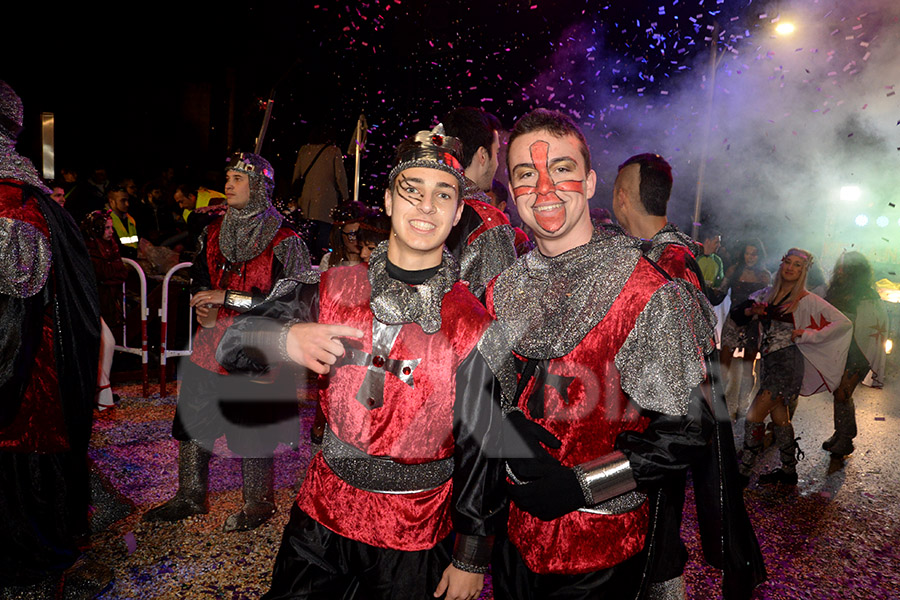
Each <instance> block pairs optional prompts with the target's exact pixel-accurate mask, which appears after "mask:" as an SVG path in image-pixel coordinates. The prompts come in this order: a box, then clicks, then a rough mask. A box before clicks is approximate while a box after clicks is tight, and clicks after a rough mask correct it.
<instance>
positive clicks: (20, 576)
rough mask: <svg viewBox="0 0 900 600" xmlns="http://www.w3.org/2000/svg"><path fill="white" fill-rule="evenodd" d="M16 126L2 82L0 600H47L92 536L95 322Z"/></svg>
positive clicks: (64, 229)
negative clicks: (7, 598)
mask: <svg viewBox="0 0 900 600" xmlns="http://www.w3.org/2000/svg"><path fill="white" fill-rule="evenodd" d="M22 123H23V108H22V102H21V100H20V99H19V97H18V96H17V95H16V93H15V92H14V91H13V90H12V88H10V87H9V86H8V85H7V84H6V83H5V82H2V81H0V332H2V333H0V344H2V352H0V355H2V356H3V361H2V364H0V540H2V542H0V595H3V593H8V594H10V595H11V596H12V597H18V596H16V594H21V596H22V597H29V598H32V597H33V598H56V597H58V596H57V594H58V593H61V592H60V590H63V592H64V593H66V594H75V593H76V591H75V589H74V588H73V585H75V581H76V576H75V573H74V571H76V570H77V569H78V568H79V565H80V564H84V563H83V562H82V561H80V560H79V558H80V555H81V551H80V549H79V544H80V543H82V542H83V541H84V540H85V539H86V536H87V535H88V533H89V529H88V501H89V484H88V466H87V449H88V441H89V440H90V435H91V423H92V415H93V410H94V394H95V390H96V385H97V358H98V356H99V352H100V313H99V308H98V300H97V286H96V283H95V281H94V271H93V267H92V266H91V261H90V258H88V254H87V250H86V249H85V246H84V241H83V240H82V239H81V233H80V232H79V231H78V228H77V226H76V225H75V223H74V222H73V221H72V218H71V217H70V216H69V214H68V213H66V212H65V210H64V209H62V208H61V207H60V206H59V205H58V204H57V203H56V202H54V201H53V200H51V199H50V198H49V194H50V190H49V189H47V188H46V187H45V186H44V185H43V183H42V182H41V180H40V178H39V176H38V174H37V171H35V169H34V166H33V165H32V164H31V162H30V161H29V160H28V159H27V158H24V157H22V156H21V155H19V154H18V153H17V152H16V150H15V142H16V137H17V136H18V134H19V132H20V131H21V128H22ZM76 561H79V562H78V563H76ZM108 581H109V579H108V578H107V579H106V580H105V581H94V582H93V584H95V585H93V586H92V582H91V581H90V580H88V579H84V578H82V579H81V580H80V583H79V585H80V586H81V587H80V588H79V590H80V591H79V592H78V594H84V595H87V594H91V595H90V597H93V594H96V593H98V592H99V591H100V589H101V588H102V587H103V586H104V585H106V583H108ZM60 597H61V596H60ZM66 597H70V596H69V595H67V596H66ZM72 597H74V596H72ZM78 597H81V596H78Z"/></svg>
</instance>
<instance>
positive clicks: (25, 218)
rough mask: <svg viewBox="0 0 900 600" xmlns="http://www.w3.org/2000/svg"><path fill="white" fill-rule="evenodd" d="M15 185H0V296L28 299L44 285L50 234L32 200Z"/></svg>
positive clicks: (48, 263)
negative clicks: (25, 198) (25, 197)
mask: <svg viewBox="0 0 900 600" xmlns="http://www.w3.org/2000/svg"><path fill="white" fill-rule="evenodd" d="M23 198H24V192H23V190H22V188H20V187H18V186H15V185H2V186H0V294H5V295H7V296H13V297H15V298H30V297H31V296H34V295H35V294H37V293H38V292H39V291H41V289H42V288H43V287H44V284H46V283H47V278H48V277H49V275H50V264H51V259H52V251H51V247H50V231H49V229H48V226H47V222H46V220H45V219H44V217H43V215H42V214H41V211H40V209H39V208H38V205H37V201H36V200H35V199H33V198H32V199H29V200H26V201H25V202H23Z"/></svg>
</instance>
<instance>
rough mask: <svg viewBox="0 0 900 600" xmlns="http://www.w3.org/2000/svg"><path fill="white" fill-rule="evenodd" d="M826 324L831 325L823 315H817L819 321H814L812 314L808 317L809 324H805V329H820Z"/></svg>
mask: <svg viewBox="0 0 900 600" xmlns="http://www.w3.org/2000/svg"><path fill="white" fill-rule="evenodd" d="M828 325H831V321H829V320H828V319H826V318H825V315H819V322H818V323H816V318H815V317H814V316H810V317H809V325H807V326H806V328H807V329H815V330H816V331H819V330H820V329H825V327H827V326H828Z"/></svg>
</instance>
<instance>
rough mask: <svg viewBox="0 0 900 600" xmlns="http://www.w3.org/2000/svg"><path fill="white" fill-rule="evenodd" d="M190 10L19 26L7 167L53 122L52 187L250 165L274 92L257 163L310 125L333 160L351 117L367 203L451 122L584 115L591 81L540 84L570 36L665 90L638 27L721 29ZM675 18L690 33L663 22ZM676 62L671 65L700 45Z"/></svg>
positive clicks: (554, 17)
mask: <svg viewBox="0 0 900 600" xmlns="http://www.w3.org/2000/svg"><path fill="white" fill-rule="evenodd" d="M194 4H195V3H192V2H185V3H183V4H182V5H171V4H169V5H164V4H161V5H150V6H146V5H145V6H146V7H139V8H135V5H127V6H126V5H122V6H121V7H120V8H119V9H116V10H107V11H95V12H85V11H83V10H80V9H79V10H75V9H71V8H63V9H59V10H57V11H56V12H54V13H53V14H52V16H49V17H48V16H47V15H46V14H45V15H43V16H40V17H38V16H35V15H28V16H24V17H22V18H21V19H20V20H19V22H20V23H22V30H20V31H17V32H15V33H16V34H17V35H18V36H21V39H20V40H19V41H18V42H14V43H13V44H14V45H16V46H18V48H16V50H17V51H18V53H19V57H20V58H19V59H15V60H8V59H4V63H5V64H4V67H3V71H4V72H3V73H2V75H0V76H2V77H4V78H6V79H7V81H8V82H9V83H10V84H11V85H12V86H13V87H14V88H15V89H16V90H17V91H18V92H19V94H20V95H21V96H22V98H23V101H24V103H25V107H26V118H27V123H26V131H25V132H24V133H23V136H22V139H21V142H20V150H21V151H22V152H23V153H24V154H27V155H29V156H31V157H33V158H37V157H39V147H40V140H39V136H40V131H39V123H40V121H39V114H40V113H41V112H52V113H54V115H55V123H56V133H55V138H56V161H57V170H58V168H59V167H60V166H64V167H65V166H74V167H76V168H78V169H79V170H80V172H81V177H82V178H86V176H87V175H89V170H91V169H93V168H94V167H96V166H105V167H106V168H107V170H108V171H109V172H110V176H111V177H112V178H114V179H115V178H117V177H121V176H132V177H136V178H137V179H138V180H139V181H145V180H147V179H149V178H153V177H155V176H156V175H157V174H158V173H159V171H160V170H161V169H162V168H164V167H168V166H172V167H175V168H176V169H178V170H179V171H180V172H182V173H184V172H186V171H188V170H190V171H191V172H193V173H195V174H203V173H206V172H210V174H213V173H216V172H218V170H219V167H220V166H221V164H222V161H223V160H224V157H225V156H226V155H227V154H228V152H229V151H231V150H233V149H241V150H252V148H253V146H254V144H255V139H256V136H257V135H258V133H259V130H260V126H261V124H262V121H263V115H264V101H265V99H266V98H267V97H268V96H269V94H270V91H271V90H272V88H273V86H275V87H276V96H275V105H274V111H273V115H272V120H271V122H270V124H269V127H268V131H267V136H266V139H265V142H264V145H263V150H262V153H263V154H264V155H265V156H267V157H268V158H270V160H272V162H273V163H274V164H275V166H276V171H277V172H278V173H279V175H280V176H282V177H283V176H286V175H287V174H288V173H289V171H290V169H291V168H292V165H293V160H294V158H295V156H296V151H297V150H298V149H299V147H300V146H301V145H302V144H303V143H304V141H305V139H306V137H307V136H308V135H309V130H310V127H311V124H314V123H322V124H324V125H325V126H326V127H328V128H329V129H330V130H331V131H332V132H333V137H334V139H335V141H336V142H337V143H338V145H339V146H340V147H341V148H342V149H343V150H344V151H345V152H346V151H347V149H348V147H349V142H350V139H351V136H352V133H353V128H354V127H355V124H356V118H357V116H358V115H359V114H360V113H365V115H366V117H367V120H368V123H369V126H370V133H369V143H368V146H367V148H366V150H367V155H366V156H364V158H363V167H362V169H361V175H362V181H363V187H364V188H367V189H368V188H373V189H377V188H378V187H380V185H381V182H382V180H383V177H384V173H385V171H386V168H387V165H388V164H389V163H390V154H391V150H392V148H393V146H394V145H395V144H396V143H397V142H399V141H400V140H401V139H402V138H403V137H406V136H407V135H410V134H412V133H414V132H415V131H417V130H419V129H425V128H430V127H431V125H433V123H434V122H435V121H436V120H437V119H438V118H439V117H440V116H441V115H443V114H444V113H446V112H447V111H448V110H450V109H451V108H453V107H455V106H460V105H480V106H484V107H485V108H486V109H487V110H489V111H491V112H493V113H495V114H497V115H498V116H499V117H500V118H501V120H502V121H503V124H504V125H505V126H506V127H511V126H512V124H513V123H514V121H515V119H516V118H518V117H519V116H521V115H522V114H523V113H524V112H526V111H527V110H529V109H530V108H533V107H534V106H537V105H547V106H551V107H554V108H562V109H563V110H569V111H573V110H574V111H578V112H580V113H583V112H584V110H585V103H586V102H587V101H588V100H590V97H591V95H592V94H595V93H596V92H597V91H598V90H597V84H598V82H599V81H600V78H596V81H595V80H594V79H595V78H590V77H588V78H586V79H582V80H581V81H572V80H571V75H570V74H566V73H562V74H559V75H560V76H559V78H558V79H559V81H558V82H555V84H553V82H551V84H550V85H546V84H545V82H543V81H539V80H540V78H541V76H542V74H549V75H550V77H551V79H552V78H553V77H554V75H556V74H555V73H554V70H555V69H558V67H556V66H555V64H554V60H555V59H554V55H555V53H556V52H557V50H558V49H559V47H561V46H562V45H563V44H562V41H563V40H564V34H565V32H566V30H567V29H570V28H571V27H572V26H573V24H580V25H581V29H580V35H583V34H584V32H585V31H588V30H589V31H590V32H591V34H592V35H593V36H595V37H596V39H597V46H598V48H597V51H598V52H604V51H605V52H608V53H609V54H617V55H620V56H621V59H622V65H620V69H621V70H622V73H621V77H622V78H624V79H627V75H628V74H629V73H630V71H632V70H634V68H635V65H637V66H640V68H641V70H642V71H644V73H645V74H646V75H648V76H649V75H650V74H655V75H656V76H657V77H658V78H666V77H668V76H670V75H671V74H672V73H670V71H674V72H676V73H677V70H676V68H675V66H673V65H672V64H668V63H667V62H666V61H664V60H662V59H661V58H660V57H658V56H656V57H654V50H653V49H652V48H648V47H647V46H648V45H651V44H648V40H649V42H651V43H652V42H653V40H652V39H651V38H650V36H649V35H648V33H647V32H645V31H642V30H641V29H640V23H641V21H643V22H644V23H645V24H646V23H647V22H648V20H649V19H653V20H654V21H656V23H655V24H656V30H661V31H667V32H668V33H669V34H671V35H672V36H679V37H691V36H695V30H697V29H698V28H700V27H702V26H704V25H705V24H707V22H708V23H711V22H712V21H713V19H715V18H719V19H722V18H723V13H721V11H722V10H723V7H722V5H718V4H717V3H716V2H715V0H712V1H709V2H700V3H699V4H697V3H695V5H694V6H691V7H690V9H689V10H688V7H687V5H686V4H685V3H683V2H682V3H681V6H680V7H679V6H677V4H676V6H675V7H674V8H673V7H672V6H670V7H669V10H668V13H669V14H667V15H659V14H658V10H659V9H658V7H657V6H646V7H644V5H643V3H636V2H624V1H617V2H584V1H581V2H578V1H573V0H569V1H566V0H558V1H551V2H538V1H537V0H530V1H519V0H511V1H508V2H499V3H493V2H446V3H445V2H423V1H415V0H402V1H400V0H380V1H377V2H376V1H371V2H353V3H338V2H329V1H328V0H322V1H321V2H298V3H288V2H279V3H263V4H260V5H257V6H251V5H247V4H241V5H235V6H231V7H229V5H227V4H221V5H215V8H214V9H208V8H203V9H201V8H197V7H196V6H194ZM704 4H708V5H709V6H708V7H706V6H704ZM735 6H737V4H736V3H735ZM681 8H683V9H685V10H684V11H682V12H685V13H689V14H691V15H697V16H699V17H700V19H699V20H697V19H695V22H689V21H687V20H686V19H684V18H682V19H681V20H680V21H679V19H678V18H677V16H678V13H677V12H673V11H677V10H679V9H681ZM707 10H709V11H711V12H713V13H715V15H713V14H709V13H708V12H706V11H707ZM629 24H630V27H629ZM623 30H625V31H624V32H623ZM561 37H562V39H561ZM579 41H580V40H579ZM685 47H686V48H687V50H688V52H687V53H685V54H681V55H679V56H678V59H679V60H678V64H680V65H685V64H689V62H690V60H691V58H692V56H693V54H694V51H695V50H696V49H697V48H700V50H703V49H704V48H705V45H704V44H699V45H694V44H691V45H686V46H685ZM29 48H30V49H31V50H28V49H29ZM4 54H6V53H5V52H4ZM648 58H649V60H648ZM597 64H598V65H600V63H599V62H598V63H597ZM573 65H574V61H573ZM600 66H602V67H604V68H605V65H600ZM676 66H677V65H676ZM607 76H608V73H607V74H605V75H604V77H603V80H604V81H606V80H607V79H608V77H607ZM567 80H568V81H567ZM646 84H649V85H650V86H651V87H652V86H653V85H654V84H653V83H650V82H646V81H645V85H646ZM604 86H605V83H604ZM548 87H552V88H554V91H556V90H558V91H556V93H554V91H551V90H549V89H547V88H548ZM601 91H602V90H601ZM575 92H577V94H576V93H575ZM548 97H549V100H548ZM567 97H568V101H566V99H567ZM352 164H353V163H352V159H348V160H347V166H348V174H350V176H351V177H352ZM377 195H380V194H376V197H377ZM367 199H369V200H371V198H366V197H363V200H367Z"/></svg>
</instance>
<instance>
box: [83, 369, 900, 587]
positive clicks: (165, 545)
mask: <svg viewBox="0 0 900 600" xmlns="http://www.w3.org/2000/svg"><path fill="white" fill-rule="evenodd" d="M889 358H890V360H889V363H888V374H887V385H886V387H885V389H882V390H874V389H871V388H866V387H860V388H859V389H858V391H857V393H856V395H855V397H856V403H857V411H858V417H857V418H858V422H859V430H860V434H859V437H858V438H857V439H856V446H857V451H856V452H855V453H854V454H853V455H852V456H851V457H849V458H848V459H847V460H846V462H845V463H842V462H839V461H832V460H831V459H830V455H829V454H828V453H826V452H824V451H823V450H822V449H821V448H820V445H821V443H822V441H823V440H824V439H825V438H827V437H828V436H829V435H830V434H831V429H830V428H831V422H832V416H831V399H830V397H829V396H827V395H825V394H820V395H817V396H814V397H811V398H803V399H801V402H800V405H799V408H798V410H797V413H796V416H795V427H796V431H797V435H798V436H800V438H801V440H800V446H801V447H802V449H803V451H804V452H805V453H806V458H805V459H804V460H802V461H801V462H800V463H799V465H798V470H799V473H800V485H799V486H798V488H797V489H792V488H785V487H780V486H776V487H768V488H766V487H764V488H759V487H756V485H755V483H751V486H750V488H749V489H748V490H747V491H746V493H745V498H746V503H747V507H748V510H749V512H750V515H751V519H752V520H753V522H754V524H755V526H756V532H757V536H758V537H759V540H760V543H761V545H762V549H763V553H764V556H765V560H766V566H767V568H768V571H769V581H768V582H766V583H765V584H763V585H762V586H760V587H759V588H758V589H757V591H756V593H755V595H754V598H758V599H779V600H780V599H784V600H787V599H797V598H801V599H832V598H842V599H843V598H860V599H863V598H865V599H896V598H898V597H900V504H898V502H897V498H898V496H900V473H898V465H900V436H898V433H897V432H898V421H900V381H898V379H900V369H898V362H900V361H898V360H897V355H896V354H895V355H893V356H891V357H889ZM118 391H119V393H121V394H122V395H123V400H122V403H121V405H120V407H119V408H117V409H116V410H115V412H114V414H112V415H109V416H108V417H105V418H103V419H100V420H98V421H97V423H96V424H95V427H94V438H93V444H94V449H93V450H92V452H91V456H92V458H93V459H94V460H95V462H96V465H97V466H98V467H99V469H100V470H101V471H102V472H103V473H104V474H105V475H106V477H108V479H109V480H110V482H111V484H112V486H113V487H114V488H115V489H116V491H117V492H118V493H119V494H121V495H122V496H124V497H126V498H128V499H129V500H130V501H131V502H133V503H134V504H135V505H136V508H137V510H136V511H134V512H132V514H131V515H130V516H126V517H124V518H119V520H118V521H116V522H115V523H113V524H112V525H110V526H109V527H108V528H107V529H105V530H104V531H101V532H99V533H97V534H96V535H95V536H94V544H95V550H94V553H95V556H96V557H97V558H98V559H100V560H102V561H104V562H106V563H107V564H109V565H110V566H111V567H112V568H113V569H114V571H115V575H116V581H115V583H114V585H113V586H112V587H111V588H110V589H109V590H108V591H107V592H106V593H105V594H104V595H102V596H101V597H102V598H104V599H105V600H113V599H123V600H124V599H128V600H134V599H137V598H159V599H174V598H187V599H194V598H228V599H239V598H248V599H249V598H258V597H259V596H260V595H261V594H262V592H264V591H265V590H266V589H267V583H268V579H269V573H270V572H271V568H272V561H273V560H274V556H275V552H276V551H277V547H278V543H279V540H280V537H281V531H282V529H283V528H284V524H285V522H286V521H287V512H288V507H289V505H290V503H291V501H292V499H293V497H294V495H295V490H296V487H297V482H298V481H299V480H300V478H301V477H302V476H303V473H304V472H305V468H306V464H307V462H308V460H309V447H308V445H302V446H301V447H300V448H299V449H298V450H296V451H294V450H288V449H282V450H281V451H280V452H279V454H278V456H277V457H276V465H277V471H276V488H277V493H276V496H277V502H278V507H279V512H278V514H277V515H276V516H275V518H273V520H272V521H271V522H270V523H267V524H266V525H264V526H262V527H260V528H259V529H258V530H256V531H253V532H246V533H232V534H223V533H221V526H222V522H223V521H224V519H225V517H226V516H227V515H228V514H230V513H231V512H234V511H236V510H237V509H238V507H239V506H240V470H239V466H238V463H237V461H236V460H234V459H232V458H229V456H228V452H227V450H226V449H225V448H224V447H221V448H220V450H221V452H220V453H219V454H217V455H216V456H215V457H214V458H213V461H212V464H211V476H210V487H211V494H210V504H211V511H210V513H209V514H208V515H201V516H197V517H193V518H191V519H188V520H186V521H184V522H182V523H177V524H146V523H141V522H140V519H139V514H140V512H142V511H144V510H146V509H147V508H149V507H150V506H153V505H154V504H156V503H158V502H160V501H161V500H163V499H166V498H168V497H170V496H171V494H172V493H174V489H175V485H176V474H177V468H176V466H175V456H176V447H175V444H174V442H173V441H172V440H171V437H170V430H171V418H172V414H173V411H174V397H172V396H168V397H163V398H160V397H159V396H158V395H152V396H151V397H150V398H144V397H142V396H141V388H140V385H139V384H131V385H125V386H120V387H119V390H118ZM308 398H309V395H308V394H307V399H306V400H305V401H304V402H303V403H302V406H301V416H302V418H301V432H302V433H303V439H304V444H306V442H305V440H306V437H305V434H306V431H307V428H308V427H309V424H310V422H311V418H312V403H311V402H309V401H308ZM777 460H778V458H777V452H776V451H775V450H774V448H772V449H769V450H768V451H767V452H766V454H765V455H764V456H763V459H762V461H761V463H762V464H761V465H760V467H761V468H762V469H764V470H767V469H768V468H771V467H774V466H776V464H777ZM125 512H127V509H126V511H125ZM95 516H96V517H98V518H99V519H100V521H103V517H104V515H103V514H98V515H95ZM120 516H121V515H117V517H120ZM101 524H103V525H105V523H101ZM695 532H696V515H695V514H694V509H693V504H692V496H691V494H690V493H689V494H688V505H687V507H686V512H685V523H684V527H683V535H684V537H685V539H686V541H687V543H688V546H689V550H690V552H691V562H690V563H689V565H688V570H687V572H686V579H687V584H688V592H689V597H690V598H701V599H706V598H717V597H719V593H718V574H717V572H715V571H713V570H711V569H708V568H706V567H705V566H704V565H703V564H702V562H701V560H700V558H699V556H700V554H699V552H700V550H699V546H698V543H697V538H696V535H695ZM483 597H484V598H492V594H491V591H490V587H489V584H488V588H487V589H486V591H485V594H484V596H483Z"/></svg>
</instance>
